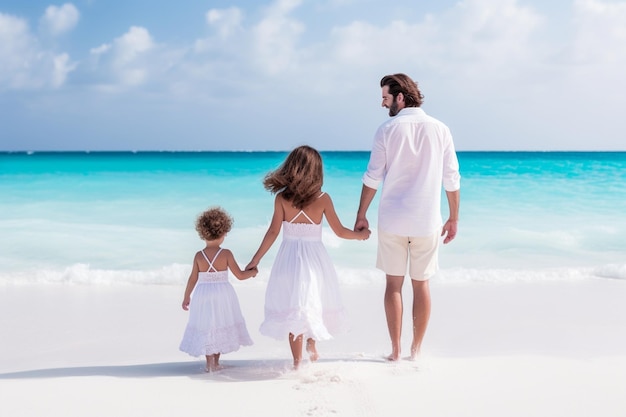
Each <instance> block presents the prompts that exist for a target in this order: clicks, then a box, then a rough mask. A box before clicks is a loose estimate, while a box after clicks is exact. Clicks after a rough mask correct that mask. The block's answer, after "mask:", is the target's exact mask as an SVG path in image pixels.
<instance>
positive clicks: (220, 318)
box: [180, 248, 252, 356]
mask: <svg viewBox="0 0 626 417" xmlns="http://www.w3.org/2000/svg"><path fill="white" fill-rule="evenodd" d="M221 251H222V249H221V248H220V250H219V251H218V252H217V253H216V254H215V257H214V258H213V261H209V259H208V258H207V256H206V255H205V254H204V251H201V252H200V253H202V256H204V259H206V261H207V262H208V263H209V268H208V269H207V271H206V272H199V273H198V282H197V283H196V287H195V288H194V290H193V293H192V297H191V303H190V305H189V321H188V323H187V327H186V329H185V334H184V335H183V340H182V342H181V343H180V350H182V351H183V352H186V353H188V354H190V355H192V356H202V355H213V354H216V353H229V352H234V351H236V350H238V349H239V347H240V346H249V345H252V339H250V335H249V334H248V329H247V328H246V322H245V320H244V318H243V315H242V314H241V308H240V306H239V300H238V299H237V294H236V293H235V289H234V288H233V286H232V284H231V283H230V282H229V281H228V269H226V270H224V271H217V270H216V269H215V268H214V267H213V262H215V259H217V257H218V256H219V254H220V252H221Z"/></svg>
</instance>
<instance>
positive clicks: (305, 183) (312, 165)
mask: <svg viewBox="0 0 626 417" xmlns="http://www.w3.org/2000/svg"><path fill="white" fill-rule="evenodd" d="M323 183H324V168H323V164H322V156H321V155H320V153H319V152H318V151H317V150H315V149H314V148H312V147H310V146H307V145H303V146H298V147H297V148H295V149H294V150H293V151H291V152H290V153H289V155H288V156H287V159H285V162H283V164H282V165H281V166H280V167H279V168H278V169H276V170H275V171H271V172H269V173H268V174H267V175H266V176H265V178H264V179H263V186H265V189H266V190H268V191H271V192H272V193H273V194H276V193H279V192H282V193H283V194H282V195H283V197H284V198H285V200H287V201H289V202H291V204H293V206H294V207H296V208H298V209H300V210H302V209H303V208H304V207H306V206H307V205H309V204H310V203H312V202H313V201H314V200H315V199H316V198H317V197H319V194H320V191H321V189H322V184H323Z"/></svg>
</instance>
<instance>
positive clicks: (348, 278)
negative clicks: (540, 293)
mask: <svg viewBox="0 0 626 417" xmlns="http://www.w3.org/2000/svg"><path fill="white" fill-rule="evenodd" d="M190 269H191V268H190V266H189V265H186V264H171V265H168V266H164V267H161V268H157V269H147V270H128V269H126V270H123V269H122V270H113V269H98V268H93V267H91V266H90V265H89V264H82V263H79V264H74V265H71V266H68V267H66V268H57V269H55V268H49V269H45V268H38V269H33V270H24V271H12V272H0V285H32V284H53V285H54V284H56V285H95V286H98V285H101V286H113V285H172V286H184V285H185V283H186V282H187V279H188V277H189V272H190ZM269 274H270V268H263V269H261V270H260V271H259V274H258V275H257V277H255V278H254V279H252V280H247V281H245V282H241V281H237V280H236V279H235V278H232V277H231V282H232V283H233V285H235V286H238V285H263V286H264V285H266V284H267V281H268V279H269ZM337 274H338V276H339V281H340V283H341V284H342V285H343V286H348V287H349V286H364V285H365V286H370V285H377V284H381V283H383V282H384V274H383V272H381V271H379V270H377V269H374V268H351V267H341V266H339V267H337ZM594 278H596V279H597V278H601V279H626V264H607V265H603V266H598V267H595V268H545V269H496V268H486V269H472V268H451V269H442V270H440V271H439V272H438V273H437V275H436V276H435V277H433V279H432V282H433V283H434V284H436V285H437V284H441V285H446V284H463V283H514V282H555V281H563V282H573V281H580V280H585V279H594Z"/></svg>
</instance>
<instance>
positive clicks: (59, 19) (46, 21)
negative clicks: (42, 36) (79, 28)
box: [41, 3, 80, 36]
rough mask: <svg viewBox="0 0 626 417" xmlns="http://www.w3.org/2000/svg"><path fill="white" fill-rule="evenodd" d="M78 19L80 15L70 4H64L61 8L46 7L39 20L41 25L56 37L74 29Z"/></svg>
mask: <svg viewBox="0 0 626 417" xmlns="http://www.w3.org/2000/svg"><path fill="white" fill-rule="evenodd" d="M79 18H80V13H79V11H78V9H77V8H76V7H75V6H74V5H73V4H72V3H65V4H64V5H62V6H61V7H58V6H48V8H47V9H46V12H45V14H44V15H43V17H42V18H41V25H42V26H43V27H44V28H45V29H46V30H47V31H48V32H50V33H51V34H52V35H54V36H56V35H60V34H62V33H65V32H68V31H70V30H72V29H74V27H75V26H76V24H77V23H78V19H79Z"/></svg>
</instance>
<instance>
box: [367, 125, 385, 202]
mask: <svg viewBox="0 0 626 417" xmlns="http://www.w3.org/2000/svg"><path fill="white" fill-rule="evenodd" d="M383 140H384V137H383V132H382V129H378V131H377V132H376V135H375V136H374V144H373V146H372V152H371V154H370V160H369V163H368V164H367V170H366V171H365V174H363V178H362V181H363V184H364V185H365V186H366V187H369V188H373V189H374V190H377V189H378V187H379V186H380V183H381V182H382V181H383V180H384V178H385V166H386V164H387V158H386V154H385V147H384V146H383Z"/></svg>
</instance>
